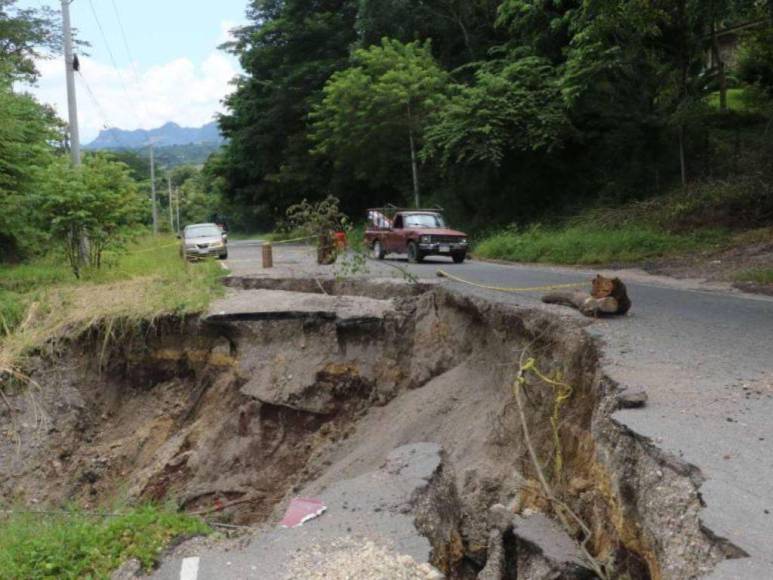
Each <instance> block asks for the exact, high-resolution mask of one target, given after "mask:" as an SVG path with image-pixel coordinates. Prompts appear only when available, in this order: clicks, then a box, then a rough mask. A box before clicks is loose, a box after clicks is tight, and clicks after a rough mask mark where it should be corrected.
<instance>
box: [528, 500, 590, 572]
mask: <svg viewBox="0 0 773 580" xmlns="http://www.w3.org/2000/svg"><path fill="white" fill-rule="evenodd" d="M513 534H514V535H515V537H516V541H517V548H516V552H517V554H518V556H517V559H518V563H517V566H518V577H519V578H562V579H566V580H575V579H576V580H580V579H585V578H592V577H594V576H593V573H592V572H591V571H590V570H589V569H588V568H587V567H586V565H585V563H584V561H583V559H582V556H581V554H580V550H579V546H578V545H577V543H576V542H575V541H574V540H573V539H572V538H571V537H570V536H569V534H567V533H566V532H565V531H564V530H563V529H562V528H561V527H560V526H559V525H558V524H557V523H556V522H554V521H553V520H551V519H549V518H548V517H547V516H545V515H544V514H540V513H537V514H534V515H532V516H530V517H522V516H515V517H514V518H513Z"/></svg>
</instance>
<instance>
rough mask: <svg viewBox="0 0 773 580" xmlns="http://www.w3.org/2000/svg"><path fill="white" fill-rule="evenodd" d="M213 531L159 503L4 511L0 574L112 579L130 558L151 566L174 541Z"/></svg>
mask: <svg viewBox="0 0 773 580" xmlns="http://www.w3.org/2000/svg"><path fill="white" fill-rule="evenodd" d="M210 532H211V530H210V529H209V527H208V526H207V525H206V524H204V523H203V522H202V521H200V520H198V519H195V518H192V517H190V516H187V515H185V514H180V513H176V512H173V511H169V510H166V509H164V508H159V507H156V506H143V507H139V508H135V509H132V510H129V511H126V512H125V513H123V514H120V515H117V516H115V517H96V516H90V515H88V514H85V513H82V512H79V511H72V512H67V513H62V514H55V515H39V514H30V513H18V514H12V515H10V516H2V515H0V576H2V577H3V578H8V579H9V580H10V579H13V580H16V579H19V580H22V579H23V580H27V579H44V578H45V579H48V578H51V579H53V578H109V577H110V573H111V572H112V571H114V570H115V569H117V568H118V567H119V566H120V565H121V564H122V563H123V562H125V561H127V560H129V559H131V558H136V559H137V560H139V561H140V562H141V563H142V565H143V567H144V568H145V569H146V570H148V569H150V568H152V567H153V566H154V565H155V564H156V563H157V562H158V558H159V555H160V553H161V552H162V550H163V549H164V548H165V547H166V546H167V545H168V544H169V542H170V541H171V540H172V539H174V538H176V537H179V536H190V535H201V534H208V533H210Z"/></svg>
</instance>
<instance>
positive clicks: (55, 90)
mask: <svg viewBox="0 0 773 580" xmlns="http://www.w3.org/2000/svg"><path fill="white" fill-rule="evenodd" d="M17 6H19V7H23V8H34V7H41V6H51V7H53V8H57V9H58V8H59V6H60V2H59V1H58V0H19V1H18V2H17ZM246 6H247V0H74V1H73V2H72V4H71V5H70V12H71V19H72V25H73V27H74V28H75V29H77V36H78V38H80V39H82V40H87V41H88V42H90V43H91V47H90V48H88V49H87V50H88V53H89V55H88V56H82V55H81V56H79V60H80V64H81V74H78V73H76V92H77V99H78V110H79V114H78V118H79V125H80V133H81V141H82V142H83V143H88V142H90V141H92V140H93V139H94V138H96V136H97V134H98V133H99V131H100V130H101V129H103V128H106V127H117V128H120V129H129V130H132V129H138V128H142V129H152V128H155V127H159V126H161V125H163V124H164V123H166V122H169V121H173V122H175V123H178V124H179V125H182V126H187V127H198V126H201V125H203V124H205V123H208V122H210V121H211V120H213V118H214V116H215V114H216V113H218V112H221V111H222V110H223V106H222V104H221V101H222V99H223V97H225V96H226V95H227V93H228V92H229V91H230V90H231V86H230V81H231V80H232V79H233V78H234V77H235V76H236V75H237V74H238V73H239V71H240V69H239V64H238V62H237V61H236V60H235V59H234V58H233V57H232V56H230V55H228V54H226V53H225V52H223V51H219V50H218V49H217V46H218V45H219V44H221V43H222V42H224V41H226V40H228V38H229V35H228V31H229V30H230V29H232V28H233V27H235V26H238V25H241V24H244V23H245V16H244V13H245V9H246ZM92 7H93V9H92ZM119 18H120V19H119ZM121 24H122V25H123V31H124V32H125V38H126V42H124V35H122V32H121ZM100 25H101V30H100ZM102 32H104V35H103V33H102ZM38 68H39V70H40V72H41V78H40V80H39V81H38V83H37V86H34V87H32V88H31V89H28V90H30V92H32V93H33V94H34V95H36V96H37V97H38V99H39V100H41V101H42V102H45V103H48V104H50V105H53V106H54V108H55V109H56V110H57V112H58V113H59V115H60V116H61V117H62V118H66V116H67V95H66V88H65V79H64V62H63V60H62V59H61V58H56V59H50V60H42V61H41V62H39V63H38Z"/></svg>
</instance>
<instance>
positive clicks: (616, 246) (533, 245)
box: [475, 224, 726, 264]
mask: <svg viewBox="0 0 773 580" xmlns="http://www.w3.org/2000/svg"><path fill="white" fill-rule="evenodd" d="M725 239H726V234H724V233H723V232H721V231H717V230H705V231H701V232H700V233H695V234H690V235H685V234H674V233H668V232H665V231H659V230H657V229H655V228H649V227H642V226H637V225H627V226H622V227H617V228H605V227H599V226H593V225H589V224H583V225H573V226H569V227H567V228H564V229H543V228H539V227H533V228H531V229H528V230H525V231H523V230H522V231H517V230H513V229H510V230H504V231H501V232H499V233H496V234H494V235H492V236H489V237H487V238H485V239H484V240H483V241H481V242H480V243H479V244H478V245H477V247H476V248H475V254H476V255H478V256H481V257H483V258H492V259H499V260H510V261H516V262H549V263H553V264H606V263H611V262H636V261H640V260H645V259H649V258H656V257H660V256H665V255H668V254H673V253H678V252H685V251H690V250H696V249H701V248H706V247H712V246H718V245H720V244H722V243H723V242H724V241H725Z"/></svg>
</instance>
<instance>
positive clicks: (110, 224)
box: [35, 155, 147, 276]
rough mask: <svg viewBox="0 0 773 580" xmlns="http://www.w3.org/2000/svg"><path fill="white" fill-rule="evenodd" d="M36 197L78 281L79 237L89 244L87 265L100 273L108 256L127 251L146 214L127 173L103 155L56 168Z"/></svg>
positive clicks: (59, 162) (65, 162) (60, 162)
mask: <svg viewBox="0 0 773 580" xmlns="http://www.w3.org/2000/svg"><path fill="white" fill-rule="evenodd" d="M35 197H36V201H37V204H38V207H39V210H40V212H41V214H42V215H41V217H42V218H43V219H44V220H45V221H46V222H48V223H49V224H50V225H49V228H48V231H49V232H50V234H51V236H52V242H54V243H56V244H58V245H59V246H60V247H62V248H63V250H64V255H65V256H66V257H67V260H68V262H69V263H70V266H71V267H72V269H73V272H74V273H75V275H76V276H80V270H81V254H80V250H81V239H80V236H81V235H85V236H86V237H87V239H88V243H87V245H88V256H87V262H86V265H87V266H90V267H92V268H97V269H98V268H100V267H101V266H102V254H103V253H104V251H105V250H106V249H108V248H112V249H117V248H121V247H123V246H124V245H125V244H126V242H127V241H128V240H129V239H130V238H131V237H132V235H134V234H135V233H136V226H137V224H138V223H140V221H141V216H142V215H143V213H144V214H146V213H147V211H144V210H145V207H144V206H145V204H143V201H144V200H142V198H140V196H139V194H138V191H137V188H136V186H135V183H134V181H133V180H132V179H131V177H130V176H129V168H128V167H126V166H125V165H123V164H121V163H116V162H115V161H112V160H110V159H108V158H107V157H105V156H102V155H93V156H90V157H87V158H86V159H85V162H84V164H83V166H82V167H78V168H73V167H72V166H71V165H70V162H69V160H67V159H64V160H63V159H57V160H56V161H54V162H52V163H51V164H50V165H49V166H48V167H47V168H46V169H45V171H44V174H43V176H42V177H41V180H40V184H39V191H38V195H37V196H35Z"/></svg>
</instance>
